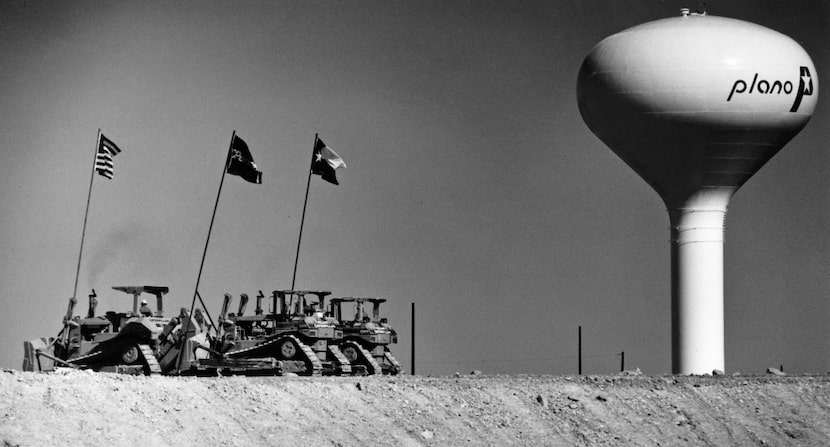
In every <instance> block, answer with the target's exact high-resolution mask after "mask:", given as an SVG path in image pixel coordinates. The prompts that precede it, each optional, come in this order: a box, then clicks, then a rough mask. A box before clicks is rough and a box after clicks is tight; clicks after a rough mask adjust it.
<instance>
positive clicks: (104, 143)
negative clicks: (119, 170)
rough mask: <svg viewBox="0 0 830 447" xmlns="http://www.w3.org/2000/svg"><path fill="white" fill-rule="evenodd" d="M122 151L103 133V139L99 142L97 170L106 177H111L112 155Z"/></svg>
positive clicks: (96, 161)
mask: <svg viewBox="0 0 830 447" xmlns="http://www.w3.org/2000/svg"><path fill="white" fill-rule="evenodd" d="M120 152H121V149H119V148H118V146H116V145H115V143H113V142H112V140H110V139H109V138H107V137H105V136H104V134H101V141H100V142H99V143H98V154H97V155H96V156H95V170H96V171H98V173H99V174H101V175H103V176H104V177H106V178H108V179H111V178H112V175H113V170H112V167H113V165H112V157H115V156H116V155H118V154H119V153H120Z"/></svg>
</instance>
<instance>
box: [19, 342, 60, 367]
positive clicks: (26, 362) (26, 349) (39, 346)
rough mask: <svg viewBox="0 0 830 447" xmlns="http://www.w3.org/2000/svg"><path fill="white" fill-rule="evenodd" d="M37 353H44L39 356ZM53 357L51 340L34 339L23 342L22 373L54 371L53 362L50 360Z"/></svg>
mask: <svg viewBox="0 0 830 447" xmlns="http://www.w3.org/2000/svg"><path fill="white" fill-rule="evenodd" d="M39 353H45V354H47V355H46V356H41V355H39ZM54 355H55V347H54V344H53V343H52V340H51V339H47V338H43V337H41V338H36V339H34V340H28V341H24V342H23V371H54V369H55V362H54V361H53V360H52V359H51V358H50V357H53V356H54Z"/></svg>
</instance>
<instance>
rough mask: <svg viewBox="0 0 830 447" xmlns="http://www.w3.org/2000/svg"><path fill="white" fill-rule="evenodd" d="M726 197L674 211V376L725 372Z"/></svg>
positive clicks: (672, 249) (712, 198)
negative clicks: (724, 281) (724, 243)
mask: <svg viewBox="0 0 830 447" xmlns="http://www.w3.org/2000/svg"><path fill="white" fill-rule="evenodd" d="M722 195H726V197H719V196H718V195H715V197H712V195H709V197H707V200H705V202H706V203H705V204H700V203H694V204H689V203H688V202H687V206H685V207H676V208H673V209H670V210H669V216H670V219H671V226H672V228H671V236H672V238H671V267H672V372H673V373H674V374H711V373H712V371H713V370H715V369H718V370H721V371H724V329H723V328H724V325H723V232H724V221H725V218H726V206H727V204H728V201H729V197H728V196H729V195H731V194H722ZM689 205H691V206H689Z"/></svg>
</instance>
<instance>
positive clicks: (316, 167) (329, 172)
mask: <svg viewBox="0 0 830 447" xmlns="http://www.w3.org/2000/svg"><path fill="white" fill-rule="evenodd" d="M341 167H342V168H345V167H346V163H344V162H343V159H342V158H340V156H339V155H337V154H336V153H335V152H334V151H333V150H331V148H329V147H328V146H326V143H323V140H321V139H319V138H318V139H317V142H316V143H314V157H313V158H312V159H311V173H312V174H317V175H319V176H321V177H323V180H325V181H327V182H329V183H334V184H335V185H339V184H340V183H337V175H336V174H335V172H334V170H335V169H337V168H341Z"/></svg>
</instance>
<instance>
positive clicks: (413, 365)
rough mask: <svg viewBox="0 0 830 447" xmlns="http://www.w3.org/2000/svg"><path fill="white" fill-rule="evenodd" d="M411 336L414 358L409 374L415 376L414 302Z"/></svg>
mask: <svg viewBox="0 0 830 447" xmlns="http://www.w3.org/2000/svg"><path fill="white" fill-rule="evenodd" d="M410 338H411V341H412V344H411V348H410V349H411V352H410V357H411V358H412V360H410V365H409V374H410V375H413V376H414V375H415V303H412V336H411V337H410Z"/></svg>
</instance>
